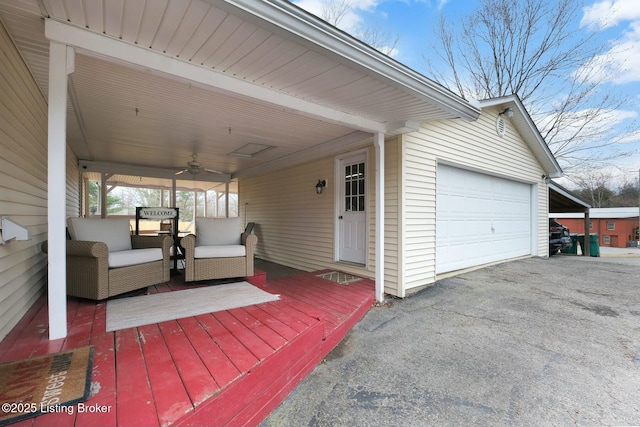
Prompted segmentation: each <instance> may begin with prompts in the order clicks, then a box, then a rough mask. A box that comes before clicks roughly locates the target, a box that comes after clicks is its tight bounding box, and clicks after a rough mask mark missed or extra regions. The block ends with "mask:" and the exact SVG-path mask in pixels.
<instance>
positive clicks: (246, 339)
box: [213, 310, 273, 371]
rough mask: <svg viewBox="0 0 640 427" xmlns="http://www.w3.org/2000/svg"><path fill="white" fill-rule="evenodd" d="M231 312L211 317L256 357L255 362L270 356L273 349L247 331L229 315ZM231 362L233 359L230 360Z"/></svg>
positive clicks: (249, 330)
mask: <svg viewBox="0 0 640 427" xmlns="http://www.w3.org/2000/svg"><path fill="white" fill-rule="evenodd" d="M233 311H234V310H228V311H219V312H217V313H214V314H213V316H214V317H215V318H216V319H218V321H219V322H220V323H222V324H223V325H224V327H225V328H226V329H227V330H228V331H229V332H230V333H231V334H233V336H234V337H235V338H236V339H237V340H238V341H239V342H241V343H242V345H243V346H244V347H245V348H247V349H248V350H249V351H250V352H251V354H253V355H254V356H255V357H256V359H257V360H263V359H264V358H265V357H267V356H269V355H270V354H272V353H273V349H272V348H271V347H270V346H269V344H267V343H266V342H264V341H263V340H262V339H261V338H260V337H259V336H258V335H256V334H255V332H253V331H252V330H251V329H248V328H247V327H246V326H245V325H243V324H242V322H240V321H239V320H238V319H237V318H236V317H235V316H234V315H233V314H231V313H232V312H233ZM232 360H234V359H233V358H232ZM244 370H245V369H243V371H244ZM246 370H248V369H246Z"/></svg>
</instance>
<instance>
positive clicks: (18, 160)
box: [0, 24, 47, 338]
mask: <svg viewBox="0 0 640 427" xmlns="http://www.w3.org/2000/svg"><path fill="white" fill-rule="evenodd" d="M0 56H1V57H2V66H1V67H0V93H1V94H2V96H0V144H1V146H0V148H1V150H0V189H1V190H0V215H3V216H8V217H9V218H11V219H12V220H14V221H16V222H18V223H20V224H22V225H25V226H27V227H28V228H29V230H30V232H31V240H30V241H12V242H9V243H8V244H6V245H0V338H4V336H5V335H6V334H7V333H8V332H9V331H10V330H11V328H13V326H14V325H15V324H16V323H17V322H18V321H19V320H20V318H21V317H22V316H23V315H24V313H25V312H26V311H27V310H28V309H29V307H30V306H31V305H32V304H33V302H34V301H35V300H36V299H37V298H38V296H39V295H40V294H41V293H42V290H43V288H44V283H45V278H46V273H47V260H46V258H45V256H44V255H43V254H42V253H41V251H40V243H41V242H42V241H43V240H46V233H47V105H46V103H45V101H44V99H43V97H42V94H41V93H40V91H39V90H38V88H37V86H36V85H35V83H34V81H33V79H32V78H31V74H30V73H29V71H28V70H27V68H26V66H25V65H24V62H23V61H22V58H21V57H20V56H19V54H18V52H17V51H16V49H15V47H14V45H13V43H12V42H11V40H10V39H9V37H8V35H7V33H6V31H5V29H4V27H3V26H2V24H0Z"/></svg>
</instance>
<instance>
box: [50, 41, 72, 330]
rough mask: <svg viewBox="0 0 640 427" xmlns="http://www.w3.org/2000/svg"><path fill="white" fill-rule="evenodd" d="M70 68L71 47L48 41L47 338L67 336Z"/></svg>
mask: <svg viewBox="0 0 640 427" xmlns="http://www.w3.org/2000/svg"><path fill="white" fill-rule="evenodd" d="M72 71H73V50H72V49H71V48H67V46H65V45H64V44H60V43H56V42H51V43H50V45H49V119H48V120H49V124H48V159H47V192H48V194H47V202H48V207H47V215H48V218H47V221H48V240H49V242H48V245H49V247H48V262H49V269H48V274H49V290H48V297H49V339H50V340H54V339H58V338H64V337H66V336H67V257H66V254H67V242H66V231H65V223H66V199H67V197H66V191H67V183H66V158H67V128H66V125H67V74H68V73H70V72H72Z"/></svg>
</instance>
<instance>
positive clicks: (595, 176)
mask: <svg viewBox="0 0 640 427" xmlns="http://www.w3.org/2000/svg"><path fill="white" fill-rule="evenodd" d="M570 179H571V181H572V182H573V183H574V184H575V185H576V186H577V190H576V191H575V193H576V195H577V196H578V197H581V198H582V199H584V200H586V201H587V202H588V203H589V204H590V205H591V206H592V207H594V208H608V207H611V206H612V202H613V199H614V196H615V192H614V190H613V189H612V188H613V174H612V173H611V172H610V171H605V170H588V171H586V172H580V173H575V174H572V175H571V178H570Z"/></svg>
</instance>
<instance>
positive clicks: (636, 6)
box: [580, 0, 640, 30]
mask: <svg viewBox="0 0 640 427" xmlns="http://www.w3.org/2000/svg"><path fill="white" fill-rule="evenodd" d="M583 12H584V15H583V17H582V21H581V22H580V25H581V26H585V27H589V28H590V29H592V30H598V29H604V28H609V27H615V26H616V25H618V24H620V23H621V22H623V21H634V20H637V19H640V2H639V1H638V0H603V1H599V2H595V3H594V4H592V5H591V6H587V7H585V8H583Z"/></svg>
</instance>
